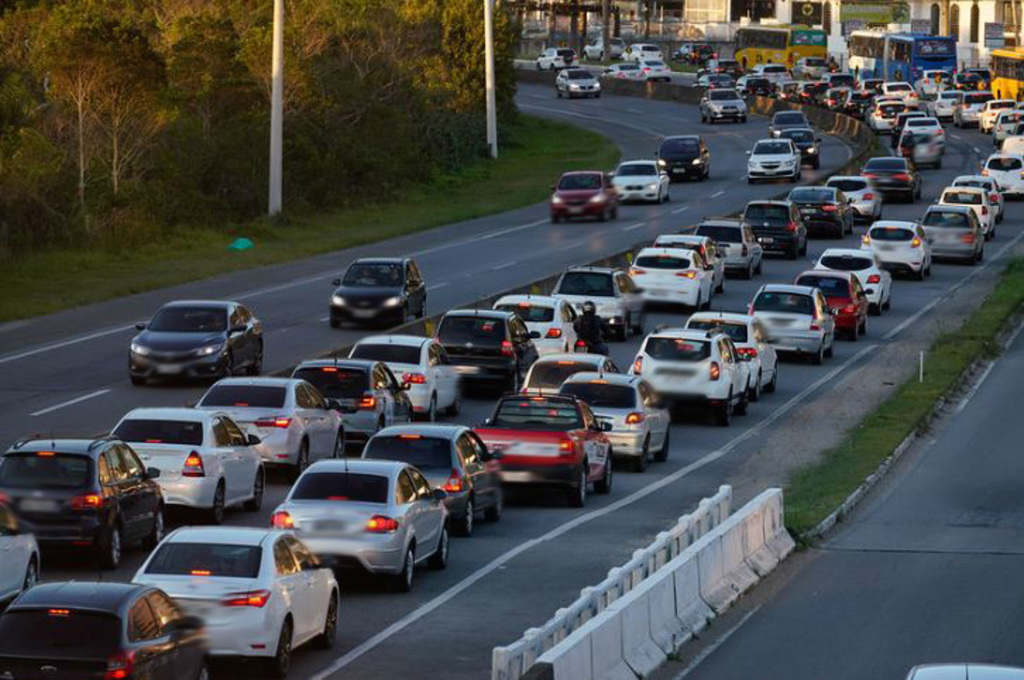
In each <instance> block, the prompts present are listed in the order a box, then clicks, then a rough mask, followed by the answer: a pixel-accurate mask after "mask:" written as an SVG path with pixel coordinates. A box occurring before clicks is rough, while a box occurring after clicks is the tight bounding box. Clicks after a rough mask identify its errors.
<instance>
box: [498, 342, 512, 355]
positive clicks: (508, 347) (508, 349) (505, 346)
mask: <svg viewBox="0 0 1024 680" xmlns="http://www.w3.org/2000/svg"><path fill="white" fill-rule="evenodd" d="M501 354H502V355H503V356H506V357H512V356H515V352H514V351H513V348H512V343H511V342H509V341H508V340H502V341H501Z"/></svg>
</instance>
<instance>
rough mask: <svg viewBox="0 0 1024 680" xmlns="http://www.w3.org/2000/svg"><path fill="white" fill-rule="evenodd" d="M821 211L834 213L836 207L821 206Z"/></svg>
mask: <svg viewBox="0 0 1024 680" xmlns="http://www.w3.org/2000/svg"><path fill="white" fill-rule="evenodd" d="M821 209H822V210H824V211H825V212H835V211H836V207H835V206H834V205H823V206H821Z"/></svg>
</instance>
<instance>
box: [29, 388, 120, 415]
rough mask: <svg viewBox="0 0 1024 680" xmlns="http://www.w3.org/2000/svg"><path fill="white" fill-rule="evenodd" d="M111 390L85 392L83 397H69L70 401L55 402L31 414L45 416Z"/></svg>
mask: <svg viewBox="0 0 1024 680" xmlns="http://www.w3.org/2000/svg"><path fill="white" fill-rule="evenodd" d="M109 391H110V390H109V389H105V390H96V391H95V392H90V393H89V394H83V395H82V396H81V397H76V398H74V399H69V400H68V401H63V402H61V403H59V404H54V405H53V406H50V407H49V408H44V409H41V410H39V411H36V412H35V413H30V414H29V415H30V416H32V417H33V418H34V417H36V416H44V415H46V414H47V413H53V412H54V411H57V410H59V409H62V408H64V407H65V406H73V405H74V404H77V403H80V402H83V401H85V400H87V399H93V398H95V397H99V396H102V395H104V394H106V393H107V392H109Z"/></svg>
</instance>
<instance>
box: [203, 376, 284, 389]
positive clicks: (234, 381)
mask: <svg viewBox="0 0 1024 680" xmlns="http://www.w3.org/2000/svg"><path fill="white" fill-rule="evenodd" d="M297 382H301V381H300V380H296V379H294V378H272V377H269V376H258V377H252V378H221V379H220V380H218V381H217V382H215V383H214V384H213V385H212V386H211V389H212V388H213V387H217V386H218V385H245V386H248V387H254V386H259V387H291V386H292V385H294V384H295V383H297Z"/></svg>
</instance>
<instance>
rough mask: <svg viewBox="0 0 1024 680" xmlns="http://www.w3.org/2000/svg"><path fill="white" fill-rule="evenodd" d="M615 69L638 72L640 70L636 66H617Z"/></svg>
mask: <svg viewBox="0 0 1024 680" xmlns="http://www.w3.org/2000/svg"><path fill="white" fill-rule="evenodd" d="M617 68H618V70H619V71H639V70H640V67H639V66H637V65H636V64H619V65H618V67H617Z"/></svg>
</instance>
